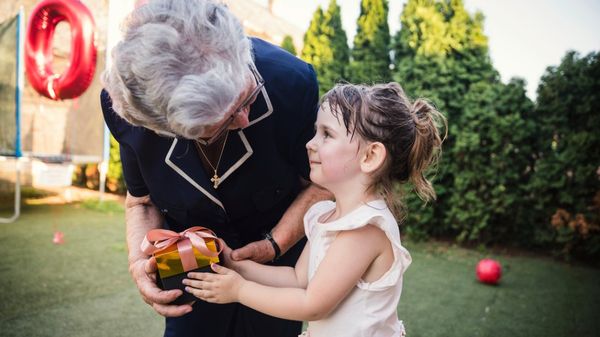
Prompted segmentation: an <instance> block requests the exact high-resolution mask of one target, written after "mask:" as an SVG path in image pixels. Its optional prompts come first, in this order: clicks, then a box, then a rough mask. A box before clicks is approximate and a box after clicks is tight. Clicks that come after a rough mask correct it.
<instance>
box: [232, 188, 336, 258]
mask: <svg viewBox="0 0 600 337" xmlns="http://www.w3.org/2000/svg"><path fill="white" fill-rule="evenodd" d="M306 183H307V184H309V185H308V187H306V188H305V189H304V190H303V191H302V192H300V194H298V196H297V197H296V199H295V200H294V201H293V202H292V204H291V205H290V207H288V209H287V211H286V212H285V213H284V214H283V216H282V217H281V219H280V220H279V222H278V223H277V225H276V226H275V227H274V228H273V230H272V231H271V233H272V235H273V239H274V240H275V242H277V245H278V246H279V248H280V249H281V254H284V253H285V252H286V251H288V249H290V248H291V247H292V246H293V245H295V244H296V243H297V242H298V241H299V240H300V239H302V237H303V236H304V224H303V222H302V219H303V218H304V214H305V213H306V211H307V210H308V209H309V208H310V206H312V205H313V204H314V203H316V202H317V201H321V200H331V199H333V194H331V192H329V191H327V190H325V189H323V188H321V187H319V186H317V185H314V184H311V183H309V182H306ZM231 257H232V259H234V260H235V261H241V260H246V259H248V260H252V261H256V262H259V263H264V262H267V261H271V260H273V258H274V257H275V250H274V249H273V246H272V245H271V243H270V242H269V241H268V240H266V239H265V240H260V241H255V242H251V243H249V244H247V245H246V246H244V247H242V248H239V249H236V250H234V251H233V252H232V255H231Z"/></svg>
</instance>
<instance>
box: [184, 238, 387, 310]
mask: <svg viewBox="0 0 600 337" xmlns="http://www.w3.org/2000/svg"><path fill="white" fill-rule="evenodd" d="M387 241H388V240H387V237H386V236H385V234H384V233H383V232H382V231H381V230H379V229H378V228H376V227H374V226H365V227H363V228H359V229H356V230H352V231H347V232H341V233H340V234H338V236H337V238H336V239H335V241H334V242H333V243H332V244H331V246H330V248H329V250H328V251H327V254H326V256H325V257H324V259H323V261H322V262H321V264H320V265H319V268H318V269H317V271H316V273H315V275H314V277H313V278H312V280H311V281H310V283H309V284H308V287H307V288H306V289H300V288H275V287H269V286H265V285H261V284H258V283H256V282H253V281H248V280H245V279H244V278H242V277H241V276H240V275H239V274H238V273H236V272H235V271H233V270H230V269H227V268H225V267H221V266H217V265H214V269H215V271H216V272H217V273H218V274H209V273H190V274H188V277H190V278H193V279H186V280H184V283H185V284H186V285H188V287H186V291H189V292H190V293H192V294H194V295H195V296H197V297H198V298H200V299H203V300H205V301H208V302H213V303H229V302H240V303H242V304H244V305H246V306H248V307H251V308H253V309H255V310H258V311H260V312H263V313H265V314H268V315H271V316H275V317H279V318H284V319H293V320H306V321H314V320H319V319H322V318H324V317H327V316H328V315H329V313H330V312H331V311H332V310H333V309H335V307H337V305H338V304H339V303H340V302H341V301H342V300H343V299H344V298H345V297H346V296H347V295H348V293H349V292H350V291H351V290H352V289H353V288H354V286H355V285H356V283H357V282H358V281H359V280H360V278H361V277H362V275H363V274H365V272H366V271H367V269H368V268H369V266H370V265H371V263H372V262H373V261H374V260H375V259H376V258H377V257H378V256H379V255H381V254H382V253H383V251H384V250H385V249H387V248H389V243H386V242H387ZM358 247H360V249H357V248H358Z"/></svg>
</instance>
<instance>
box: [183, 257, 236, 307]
mask: <svg viewBox="0 0 600 337" xmlns="http://www.w3.org/2000/svg"><path fill="white" fill-rule="evenodd" d="M211 268H212V270H213V271H215V273H216V274H211V273H188V278H186V279H184V280H183V284H185V285H186V286H187V287H185V291H187V292H189V293H190V294H192V295H194V296H196V297H198V298H199V299H201V300H203V301H206V302H211V303H231V302H238V301H239V292H240V288H241V287H242V285H243V284H244V282H246V280H244V278H243V277H241V276H240V274H238V273H236V272H235V271H233V270H231V269H228V268H225V267H223V266H220V265H218V264H215V263H213V264H212V265H211Z"/></svg>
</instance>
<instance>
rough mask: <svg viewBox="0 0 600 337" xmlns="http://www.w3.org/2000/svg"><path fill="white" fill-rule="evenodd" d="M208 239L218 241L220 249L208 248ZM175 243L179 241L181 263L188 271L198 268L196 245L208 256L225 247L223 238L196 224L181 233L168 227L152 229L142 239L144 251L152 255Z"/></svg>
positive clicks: (212, 255) (217, 253)
mask: <svg viewBox="0 0 600 337" xmlns="http://www.w3.org/2000/svg"><path fill="white" fill-rule="evenodd" d="M207 239H212V240H215V241H217V242H218V246H219V247H218V248H219V249H218V251H216V252H213V251H212V250H210V249H208V247H207V246H206V242H205V241H204V240H207ZM174 243H177V251H178V252H179V257H180V258H181V264H182V265H183V270H184V271H186V272H187V271H190V270H193V269H196V268H198V262H197V261H196V257H195V256H194V249H193V247H196V249H198V250H199V251H200V253H202V254H204V255H205V256H208V257H214V256H218V255H219V253H221V251H222V250H223V247H224V244H223V240H221V239H220V238H218V237H217V236H216V235H215V233H214V232H213V231H211V230H210V229H208V228H206V227H202V226H194V227H190V228H188V229H186V230H184V231H183V232H181V233H177V232H174V231H170V230H167V229H153V230H150V231H149V232H148V233H147V234H146V236H145V237H144V241H142V245H141V249H142V251H143V252H144V253H146V254H148V255H152V254H154V253H156V252H159V251H161V250H163V249H166V248H168V247H170V246H171V245H173V244H174Z"/></svg>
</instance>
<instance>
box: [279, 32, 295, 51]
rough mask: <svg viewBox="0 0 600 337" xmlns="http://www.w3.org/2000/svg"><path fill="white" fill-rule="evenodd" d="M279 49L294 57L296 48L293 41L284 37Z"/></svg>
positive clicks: (289, 37)
mask: <svg viewBox="0 0 600 337" xmlns="http://www.w3.org/2000/svg"><path fill="white" fill-rule="evenodd" d="M281 48H283V49H285V50H287V51H289V52H290V53H291V54H292V55H296V54H297V53H296V47H295V46H294V39H293V38H292V37H291V36H289V35H286V36H285V37H284V38H283V41H281Z"/></svg>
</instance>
